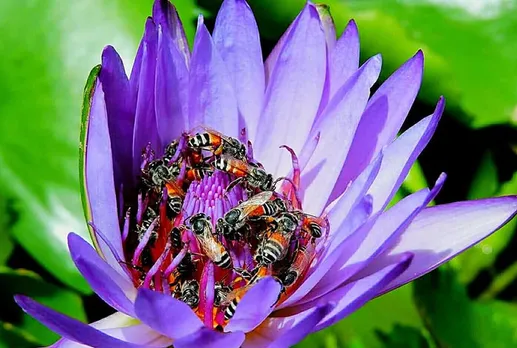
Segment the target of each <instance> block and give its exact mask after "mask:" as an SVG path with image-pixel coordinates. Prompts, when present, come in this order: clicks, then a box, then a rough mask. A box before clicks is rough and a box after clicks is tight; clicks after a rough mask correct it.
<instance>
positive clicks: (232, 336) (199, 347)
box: [174, 327, 245, 348]
mask: <svg viewBox="0 0 517 348" xmlns="http://www.w3.org/2000/svg"><path fill="white" fill-rule="evenodd" d="M244 339H245V335H244V332H228V333H222V332H218V331H215V330H211V329H209V328H206V327H204V328H202V329H201V330H198V331H196V332H195V333H193V334H191V335H188V336H186V337H183V338H180V339H179V340H175V341H174V348H193V347H196V348H220V347H224V348H239V347H241V346H242V343H243V342H244Z"/></svg>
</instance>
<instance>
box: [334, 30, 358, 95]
mask: <svg viewBox="0 0 517 348" xmlns="http://www.w3.org/2000/svg"><path fill="white" fill-rule="evenodd" d="M329 65H330V97H331V98H332V97H333V96H334V94H336V92H337V91H338V89H339V88H340V87H341V86H343V84H345V82H346V81H347V80H348V79H349V78H350V76H352V74H353V73H354V72H356V70H357V68H358V67H359V33H358V31H357V25H356V24H355V21H354V20H351V21H350V22H348V24H347V26H346V28H345V31H344V32H343V34H341V37H340V38H339V39H338V40H337V43H336V46H335V48H334V50H332V51H331V54H330V64H329Z"/></svg>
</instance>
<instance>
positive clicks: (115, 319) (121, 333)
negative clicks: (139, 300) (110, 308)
mask: <svg viewBox="0 0 517 348" xmlns="http://www.w3.org/2000/svg"><path fill="white" fill-rule="evenodd" d="M90 326H91V327H93V328H95V329H97V330H99V331H102V332H104V333H105V334H108V335H109V336H112V337H115V338H118V339H121V340H123V341H126V342H131V343H136V344H141V345H144V346H146V347H169V346H170V345H171V344H172V340H171V339H170V338H168V337H165V336H163V335H161V334H159V333H158V332H156V331H154V330H153V329H151V328H150V327H148V326H146V325H144V324H142V323H138V322H137V321H136V320H135V319H134V318H132V317H129V316H127V315H125V314H122V313H120V312H116V313H114V314H112V315H110V316H108V317H106V318H103V319H101V320H99V321H96V322H94V323H91V324H90ZM79 347H81V348H82V347H88V346H85V345H83V344H81V343H77V342H74V341H71V340H69V339H67V338H62V339H60V340H59V341H57V342H56V343H55V344H53V345H52V346H50V347H49V348H79Z"/></svg>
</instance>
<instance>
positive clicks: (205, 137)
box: [188, 128, 246, 160]
mask: <svg viewBox="0 0 517 348" xmlns="http://www.w3.org/2000/svg"><path fill="white" fill-rule="evenodd" d="M188 146H189V147H191V148H194V149H202V150H208V151H211V152H212V153H213V154H214V155H215V156H219V155H229V156H232V157H235V158H238V159H242V160H244V159H246V146H244V145H243V144H242V143H241V142H240V141H239V140H237V139H235V138H232V137H227V136H224V135H222V134H221V133H218V132H217V131H215V130H213V129H209V128H205V131H204V132H201V133H196V134H195V135H194V136H192V137H190V138H189V140H188Z"/></svg>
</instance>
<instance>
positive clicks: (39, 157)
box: [0, 0, 196, 293]
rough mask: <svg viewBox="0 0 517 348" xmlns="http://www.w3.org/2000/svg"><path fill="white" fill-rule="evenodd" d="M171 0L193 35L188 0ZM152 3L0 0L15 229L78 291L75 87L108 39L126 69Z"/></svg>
mask: <svg viewBox="0 0 517 348" xmlns="http://www.w3.org/2000/svg"><path fill="white" fill-rule="evenodd" d="M175 4H176V5H177V7H178V9H179V11H180V16H181V17H182V19H183V23H184V24H185V25H186V30H187V33H188V34H189V35H190V37H192V34H193V32H194V25H193V21H192V20H193V19H194V15H195V14H196V10H195V6H194V4H193V0H185V1H175ZM151 7H152V0H140V1H129V2H128V1H124V0H116V1H102V0H92V1H72V2H70V1H66V0H48V1H36V2H27V1H22V2H17V1H2V2H0V30H1V32H2V35H1V37H0V46H2V47H4V48H5V49H4V50H3V51H2V52H3V53H2V64H0V77H1V78H0V93H1V94H2V96H3V98H2V104H1V108H0V115H1V117H0V129H2V130H3V132H2V136H1V137H0V167H1V168H2V170H1V171H0V190H1V192H3V193H5V194H8V195H9V196H12V197H14V198H16V199H17V204H18V206H19V213H20V215H19V220H18V222H17V223H16V224H15V225H14V226H13V228H12V231H11V234H12V236H13V237H14V238H15V240H16V241H17V242H18V243H20V244H21V245H22V246H23V247H24V248H25V249H26V250H27V251H28V252H29V253H30V254H31V256H32V257H34V258H35V259H36V260H37V261H38V262H39V263H40V264H42V265H43V266H44V267H45V268H46V269H47V270H48V271H50V272H51V273H52V274H54V275H55V276H56V277H57V278H58V279H59V280H61V281H63V282H64V283H66V284H67V285H69V286H71V287H74V288H76V289H78V290H80V291H82V292H84V293H88V292H89V291H90V289H89V287H88V286H87V284H86V282H85V281H84V279H83V278H82V277H81V276H80V274H79V273H78V271H77V270H76V268H75V266H74V265H73V263H72V261H71V259H70V257H69V255H68V248H67V245H66V236H67V234H68V233H69V232H71V231H74V232H77V233H79V234H81V235H82V236H83V237H85V238H87V236H88V234H87V231H86V225H85V221H84V217H83V214H82V210H81V200H80V194H79V177H78V171H79V170H78V164H77V163H78V158H77V151H78V150H77V149H78V143H79V122H80V105H81V100H82V98H81V95H82V91H83V87H84V83H85V80H86V77H87V76H88V72H89V71H90V69H91V67H92V66H94V65H96V64H98V63H99V62H100V55H101V52H102V49H103V47H104V46H105V45H107V44H111V45H113V46H115V47H116V48H117V50H118V51H119V52H120V54H121V56H122V57H123V60H124V63H125V65H126V70H127V71H130V69H131V65H132V63H131V62H132V60H133V57H134V54H135V52H136V49H137V46H138V43H139V40H140V38H141V36H142V33H143V27H144V22H145V19H146V17H147V16H148V15H150V14H151ZM20 35H22V36H20ZM21 37H22V39H20V38H21Z"/></svg>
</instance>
